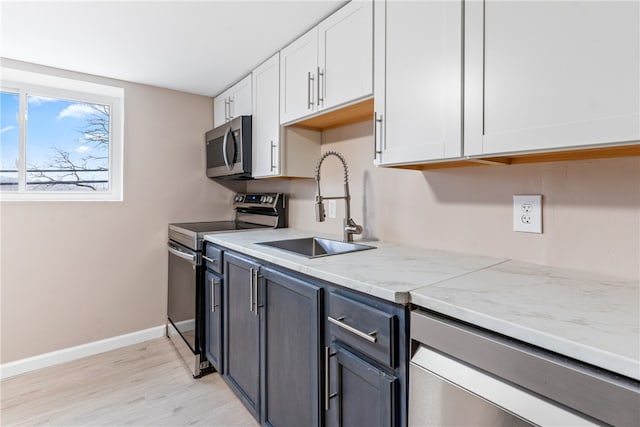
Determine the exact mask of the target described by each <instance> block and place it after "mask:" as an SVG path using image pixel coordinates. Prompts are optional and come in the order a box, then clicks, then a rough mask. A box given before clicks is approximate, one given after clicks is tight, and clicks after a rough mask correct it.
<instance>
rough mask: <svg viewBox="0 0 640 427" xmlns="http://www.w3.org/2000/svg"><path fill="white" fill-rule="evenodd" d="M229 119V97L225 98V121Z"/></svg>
mask: <svg viewBox="0 0 640 427" xmlns="http://www.w3.org/2000/svg"><path fill="white" fill-rule="evenodd" d="M228 121H229V98H225V99H224V122H225V123H227V122H228Z"/></svg>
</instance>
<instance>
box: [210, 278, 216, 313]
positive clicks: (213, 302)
mask: <svg viewBox="0 0 640 427" xmlns="http://www.w3.org/2000/svg"><path fill="white" fill-rule="evenodd" d="M215 282H216V279H215V278H213V277H212V278H211V312H212V313H215V312H216V290H215V287H214V286H215V284H216V283H215Z"/></svg>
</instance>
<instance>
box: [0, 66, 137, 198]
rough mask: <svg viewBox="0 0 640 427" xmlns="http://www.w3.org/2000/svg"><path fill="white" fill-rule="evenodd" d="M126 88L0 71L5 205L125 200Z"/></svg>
mask: <svg viewBox="0 0 640 427" xmlns="http://www.w3.org/2000/svg"><path fill="white" fill-rule="evenodd" d="M123 97H124V91H123V89H122V88H116V87H112V86H105V85H100V84H95V83H89V82H84V81H76V80H71V79H66V78H60V77H55V76H49V75H41V74H36V73H31V72H25V71H19V70H13V69H6V68H3V69H2V89H1V91H0V132H1V133H0V198H1V199H2V200H122V109H123Z"/></svg>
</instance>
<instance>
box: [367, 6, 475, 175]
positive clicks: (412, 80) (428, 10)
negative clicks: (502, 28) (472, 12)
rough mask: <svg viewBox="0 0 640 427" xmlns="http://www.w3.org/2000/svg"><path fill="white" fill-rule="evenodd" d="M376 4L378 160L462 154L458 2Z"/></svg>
mask: <svg viewBox="0 0 640 427" xmlns="http://www.w3.org/2000/svg"><path fill="white" fill-rule="evenodd" d="M375 8H376V9H375V25H374V26H375V35H374V51H375V64H374V65H375V72H374V78H375V81H374V96H375V106H374V108H375V119H376V120H375V127H376V128H375V133H374V135H375V142H374V143H375V150H376V156H375V163H376V164H379V165H393V164H408V163H421V162H429V161H436V160H443V159H451V158H457V157H460V156H461V155H462V77H463V76H462V18H463V9H462V1H461V0H442V1H425V2H395V1H387V2H383V1H377V2H375Z"/></svg>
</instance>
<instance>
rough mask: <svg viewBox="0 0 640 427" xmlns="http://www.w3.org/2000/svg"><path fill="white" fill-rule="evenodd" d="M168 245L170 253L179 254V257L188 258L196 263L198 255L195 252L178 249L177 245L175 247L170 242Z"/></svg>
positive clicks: (192, 262)
mask: <svg viewBox="0 0 640 427" xmlns="http://www.w3.org/2000/svg"><path fill="white" fill-rule="evenodd" d="M167 246H168V247H167V249H169V253H170V254H173V255H175V256H177V257H178V258H182V259H184V260H187V261H189V262H190V263H191V264H193V265H196V260H197V256H196V255H195V254H189V253H185V252H182V251H180V250H178V249H176V248H175V247H173V246H172V245H171V244H169V245H167Z"/></svg>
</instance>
